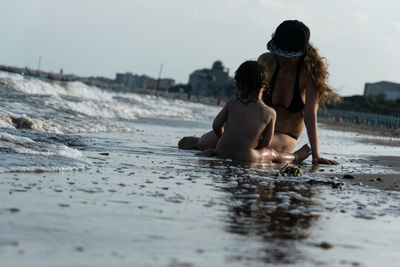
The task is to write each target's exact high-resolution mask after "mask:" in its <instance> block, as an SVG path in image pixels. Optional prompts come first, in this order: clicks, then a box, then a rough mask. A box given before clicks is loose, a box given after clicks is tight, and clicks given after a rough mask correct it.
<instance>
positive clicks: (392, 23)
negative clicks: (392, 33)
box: [389, 21, 400, 31]
mask: <svg viewBox="0 0 400 267" xmlns="http://www.w3.org/2000/svg"><path fill="white" fill-rule="evenodd" d="M389 24H391V25H392V26H394V27H395V28H396V29H397V30H399V31H400V22H399V21H390V22H389Z"/></svg>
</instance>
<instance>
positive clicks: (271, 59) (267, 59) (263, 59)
mask: <svg viewBox="0 0 400 267" xmlns="http://www.w3.org/2000/svg"><path fill="white" fill-rule="evenodd" d="M257 61H258V62H260V63H262V64H264V65H267V66H272V65H274V64H276V61H275V56H274V54H272V53H269V52H268V53H264V54H262V55H261V56H259V57H258V59H257Z"/></svg>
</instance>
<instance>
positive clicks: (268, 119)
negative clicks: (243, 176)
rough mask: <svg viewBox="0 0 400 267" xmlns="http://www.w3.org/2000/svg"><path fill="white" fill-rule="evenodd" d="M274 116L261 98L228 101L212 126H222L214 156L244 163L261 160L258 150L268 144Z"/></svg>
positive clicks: (273, 112)
mask: <svg viewBox="0 0 400 267" xmlns="http://www.w3.org/2000/svg"><path fill="white" fill-rule="evenodd" d="M275 117H276V114H275V111H274V110H273V109H272V108H270V107H268V106H267V105H265V104H264V103H263V102H262V101H261V100H257V101H255V102H248V103H242V102H241V101H240V100H239V99H238V98H235V99H233V100H231V101H229V102H228V103H227V104H226V105H225V107H224V108H223V110H222V111H221V112H220V114H218V116H217V117H216V118H215V120H214V123H213V128H214V129H216V128H218V127H220V126H222V125H223V126H224V133H223V135H222V136H221V138H220V139H219V141H218V144H217V147H216V152H217V155H218V156H219V157H221V158H230V159H233V160H237V161H244V162H259V161H262V155H261V153H260V151H261V150H260V149H261V148H263V147H267V146H268V145H269V144H270V143H271V140H272V136H273V133H274V125H275ZM221 124H222V125H221Z"/></svg>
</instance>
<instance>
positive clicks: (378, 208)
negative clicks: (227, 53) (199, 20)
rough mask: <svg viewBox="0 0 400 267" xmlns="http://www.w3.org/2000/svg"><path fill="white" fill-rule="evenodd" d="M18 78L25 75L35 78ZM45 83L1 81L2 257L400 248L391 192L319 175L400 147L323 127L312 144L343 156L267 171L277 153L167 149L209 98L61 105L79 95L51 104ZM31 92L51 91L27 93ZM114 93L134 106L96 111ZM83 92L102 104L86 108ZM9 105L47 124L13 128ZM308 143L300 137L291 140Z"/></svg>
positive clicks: (363, 252)
mask: <svg viewBox="0 0 400 267" xmlns="http://www.w3.org/2000/svg"><path fill="white" fill-rule="evenodd" d="M2 75H6V74H2ZM7 77H8V76H7ZM8 78H9V77H8ZM13 79H14V80H18V79H22V77H18V76H17V77H16V78H15V77H13ZM26 79H27V78H23V79H22V82H23V83H27V84H28V85H29V86H25V87H27V88H30V87H35V86H36V83H38V81H36V80H33V81H32V80H29V79H27V80H26ZM18 81H19V82H21V80H18ZM41 82H43V83H44V85H42V86H41V87H40V88H45V89H43V90H45V91H44V92H43V91H40V92H38V90H39V89H37V88H36V89H35V91H31V90H33V89H29V90H30V91H28V89H24V90H25V91H23V92H21V90H20V89H18V90H16V89H15V88H14V87H15V86H14V87H11V88H12V90H9V91H7V92H6V93H5V92H4V91H2V97H3V98H2V102H1V106H0V111H1V112H2V113H0V114H1V115H2V116H3V117H2V118H3V120H2V121H3V123H4V124H5V126H6V127H3V128H1V129H0V156H1V159H2V162H1V163H0V167H1V168H2V169H1V171H2V172H3V173H2V174H0V203H1V204H0V205H1V206H0V229H1V230H0V233H1V235H0V259H1V261H0V266H116V265H117V266H266V265H269V264H270V265H274V266H286V265H296V266H321V265H322V266H396V264H397V262H398V261H399V260H400V253H398V251H397V244H398V243H399V242H400V237H399V236H400V227H399V225H400V217H399V215H400V201H399V200H400V194H399V193H398V192H390V191H380V190H376V189H372V188H367V187H365V186H360V185H357V184H353V183H354V182H349V181H341V180H334V179H329V178H326V177H327V173H332V174H334V175H335V176H339V175H338V174H341V173H350V172H366V173H376V174H380V173H396V172H397V170H396V169H394V168H391V167H389V166H380V165H379V162H373V163H371V161H369V160H368V158H369V157H374V156H378V155H385V156H398V154H399V153H398V152H399V148H392V147H384V146H378V145H371V144H366V143H365V142H362V139H363V138H364V137H363V136H360V135H357V134H355V133H342V132H337V131H332V130H327V129H324V128H323V127H321V130H320V136H321V138H320V139H321V150H322V151H323V152H324V155H325V156H326V157H328V158H335V159H337V160H338V161H340V162H341V165H340V166H329V167H320V168H319V169H317V170H315V169H313V168H312V166H311V164H310V160H306V162H305V165H303V166H302V169H303V171H304V175H303V176H301V177H284V176H279V175H278V176H276V174H277V172H278V171H277V170H278V169H279V168H280V167H281V166H280V165H272V164H264V165H258V166H255V167H252V168H249V167H246V166H238V165H234V164H233V163H232V162H230V161H225V160H219V159H214V158H199V157H195V156H194V153H193V151H182V150H178V149H177V148H176V143H177V141H178V140H179V138H180V137H182V136H185V135H200V134H201V133H203V132H204V131H206V130H208V129H209V127H210V125H211V118H212V116H213V115H214V114H215V113H216V112H217V111H218V108H215V107H208V106H204V105H201V104H193V108H192V106H191V105H192V104H191V103H185V102H181V101H174V100H166V99H160V98H157V97H150V96H141V95H132V96H123V97H122V98H123V100H121V96H120V95H119V94H116V93H112V92H107V91H101V90H99V89H97V88H86V87H85V88H86V89H85V90H88V91H89V92H88V93H87V95H91V94H92V95H93V97H92V100H91V101H86V100H83V99H82V97H85V96H86V93H85V94H82V95H79V94H78V93H73V94H75V96H76V97H77V98H79V100H80V101H81V102H85V101H86V102H85V104H83V105H82V106H81V111H80V112H76V111H75V109H74V108H71V109H65V110H64V111H63V110H62V109H61V108H60V106H61V105H62V106H68V105H69V104H70V102H71V101H76V99H74V100H63V101H65V103H63V104H59V103H57V101H55V100H54V99H53V96H54V95H55V96H57V95H58V94H59V93H60V92H59V91H57V90H55V91H54V92H53V91H52V92H51V93H50V92H48V91H49V90H53V89H48V88H53V87H54V85H53V84H50V83H47V82H46V81H41ZM4 84H7V83H6V82H5V81H4V79H3V86H4ZM8 85H9V84H8ZM9 86H10V85H9ZM46 86H47V87H46ZM63 86H64V87H67V88H68V87H69V86H70V85H68V84H67V85H63ZM25 87H24V88H25ZM46 88H47V89H46ZM57 88H58V87H57ZM46 90H47V91H46ZM60 90H61V93H64V91H62V90H63V89H60ZM90 90H94V91H90ZM97 90H99V91H97ZM78 91H79V90H78ZM32 92H33V93H32ZM74 92H75V91H74ZM98 92H100V93H101V94H98ZM37 93H44V94H47V95H49V98H50V99H52V100H51V101H49V103H53V104H51V105H50V106H46V104H44V105H42V104H40V103H37V102H35V101H36V100H35V96H36V95H35V94H37ZM16 94H21V95H23V96H25V98H26V99H28V98H29V99H31V100H30V101H31V103H30V104H26V103H25V102H24V101H22V100H21V98H19V97H16V96H15V95H16ZM102 94H103V95H102ZM6 95H7V96H6ZM7 97H8V99H13V100H12V101H14V104H11V101H8V102H7V103H5V102H6V98H7ZM95 97H100V99H98V100H95ZM37 98H38V99H42V98H40V97H37ZM69 98H71V96H70V97H69ZM32 99H33V100H32ZM63 99H67V97H64V98H63ZM110 99H111V100H110ZM131 99H135V102H134V103H133V102H132V100H131ZM53 100H54V101H53ZM18 101H20V102H18ZM60 101H61V100H60ZM107 101H110V103H109V104H108V105H109V106H112V107H110V108H106V107H105V104H104V103H103V102H107ZM123 101H125V104H126V106H125V107H124V108H121V110H123V109H124V110H125V113H129V114H130V113H132V114H131V115H132V117H131V118H130V119H129V118H126V117H119V115H118V116H115V117H112V116H111V115H109V116H108V115H107V116H104V114H114V113H112V112H113V111H112V110H115V109H119V107H116V105H117V104H119V103H120V102H123ZM24 103H25V105H26V108H25V109H23V112H22V111H21V112H18V109H17V108H15V107H20V106H23V105H22V104H24ZM54 103H56V104H54ZM149 103H150V104H149ZM151 103H152V104H153V105H154V106H153V107H152V109H148V106H151ZM55 105H57V106H56V108H54V107H55ZM86 105H89V106H90V107H91V108H92V110H96V109H99V110H100V109H101V110H102V113H100V115H98V116H97V115H93V114H89V112H82V111H83V110H85V109H86V108H84V107H86ZM155 106H156V107H157V108H156V107H155ZM9 107H14V109H12V110H9V109H8V108H9ZM51 108H54V110H53V111H50V109H51ZM55 110H57V112H55ZM149 110H150V111H149ZM162 110H169V112H170V113H171V114H173V115H168V112H165V113H163V112H162ZM182 110H185V111H184V112H182ZM127 111H128V112H127ZM142 111H143V112H142ZM135 112H136V113H135ZM182 113H184V114H185V115H182ZM10 114H11V116H17V117H21V116H26V117H27V118H29V119H30V120H31V121H33V122H34V123H35V125H39V124H40V123H38V122H41V125H44V126H43V127H36V126H35V127H36V128H35V127H34V128H33V129H17V128H15V126H14V124H13V123H12V122H11V123H10V119H9V118H10ZM50 114H55V115H54V116H50ZM67 114H70V115H71V117H72V118H74V119H68V118H66V117H67V116H68V115H67ZM160 114H163V115H164V116H162V117H161V118H160ZM131 115H129V116H131ZM182 116H184V117H182ZM61 118H66V119H65V121H66V122H67V123H59V122H60V121H61ZM75 118H76V120H75ZM83 123H84V125H81V124H83ZM71 125H72V126H71ZM52 129H53V130H52ZM54 129H56V130H54ZM71 129H73V130H71ZM305 142H306V136H302V137H301V138H300V141H299V146H300V145H302V144H303V143H305ZM333 148H334V149H333ZM371 165H372V166H371ZM322 168H323V169H322ZM328 176H329V175H328ZM341 183H343V184H341ZM323 242H327V243H326V244H325V246H329V244H330V245H332V248H330V249H324V248H322V247H321V244H322V243H323Z"/></svg>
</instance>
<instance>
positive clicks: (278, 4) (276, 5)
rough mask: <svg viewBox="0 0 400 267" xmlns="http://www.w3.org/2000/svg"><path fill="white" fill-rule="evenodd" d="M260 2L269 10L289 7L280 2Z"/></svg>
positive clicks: (265, 0)
mask: <svg viewBox="0 0 400 267" xmlns="http://www.w3.org/2000/svg"><path fill="white" fill-rule="evenodd" d="M258 2H259V4H260V5H261V6H262V7H267V8H278V9H282V8H286V6H287V4H285V3H283V2H280V1H276V0H259V1H258Z"/></svg>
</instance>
